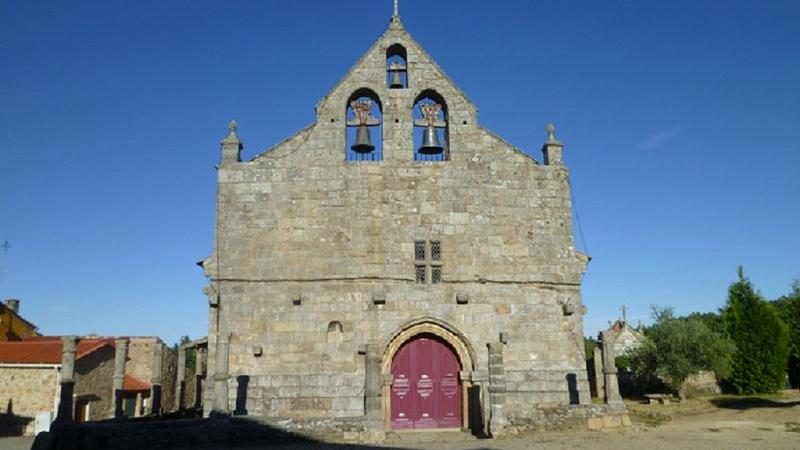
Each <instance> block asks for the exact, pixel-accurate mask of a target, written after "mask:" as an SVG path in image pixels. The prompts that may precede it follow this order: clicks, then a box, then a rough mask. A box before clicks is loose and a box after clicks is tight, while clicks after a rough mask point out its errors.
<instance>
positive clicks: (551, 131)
mask: <svg viewBox="0 0 800 450" xmlns="http://www.w3.org/2000/svg"><path fill="white" fill-rule="evenodd" d="M547 143H548V144H560V143H561V142H560V141H559V140H558V139H556V126H555V125H553V124H552V123H548V124H547Z"/></svg>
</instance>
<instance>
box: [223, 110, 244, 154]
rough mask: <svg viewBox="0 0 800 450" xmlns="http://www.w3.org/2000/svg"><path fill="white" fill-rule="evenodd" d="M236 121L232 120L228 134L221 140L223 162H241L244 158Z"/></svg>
mask: <svg viewBox="0 0 800 450" xmlns="http://www.w3.org/2000/svg"><path fill="white" fill-rule="evenodd" d="M237 128H238V127H237V125H236V121H235V120H231V121H230V123H229V124H228V135H227V136H225V139H223V140H222V142H220V145H221V146H222V164H227V163H232V162H239V161H241V160H242V158H241V154H242V148H244V146H243V145H242V143H241V141H239V136H237V135H236V129H237Z"/></svg>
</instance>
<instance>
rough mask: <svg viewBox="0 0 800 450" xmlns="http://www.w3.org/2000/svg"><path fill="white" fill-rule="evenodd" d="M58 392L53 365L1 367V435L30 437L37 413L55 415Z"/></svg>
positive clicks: (56, 376)
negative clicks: (2, 419) (48, 412)
mask: <svg viewBox="0 0 800 450" xmlns="http://www.w3.org/2000/svg"><path fill="white" fill-rule="evenodd" d="M58 389H59V387H58V369H56V368H54V367H52V366H50V367H48V366H42V367H0V415H3V416H6V417H5V418H6V420H4V421H3V425H2V427H1V428H0V434H23V433H24V434H32V433H33V431H34V419H35V418H36V414H38V413H41V412H46V411H51V412H53V413H55V407H56V400H57V399H56V395H57V392H58ZM12 417H14V418H15V419H14V420H13V421H12V420H10V419H11V418H12ZM5 428H8V429H5Z"/></svg>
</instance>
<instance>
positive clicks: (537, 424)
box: [504, 405, 631, 434]
mask: <svg viewBox="0 0 800 450" xmlns="http://www.w3.org/2000/svg"><path fill="white" fill-rule="evenodd" d="M509 424H510V425H509V426H508V427H506V429H505V430H504V433H506V434H520V433H525V432H541V431H570V430H586V429H589V430H600V429H604V428H620V427H627V426H630V425H631V421H630V418H629V417H628V412H627V410H625V409H619V408H613V407H609V406H607V405H588V406H582V405H574V406H561V407H554V408H541V409H534V410H532V411H531V413H530V414H529V415H528V416H527V417H510V418H509Z"/></svg>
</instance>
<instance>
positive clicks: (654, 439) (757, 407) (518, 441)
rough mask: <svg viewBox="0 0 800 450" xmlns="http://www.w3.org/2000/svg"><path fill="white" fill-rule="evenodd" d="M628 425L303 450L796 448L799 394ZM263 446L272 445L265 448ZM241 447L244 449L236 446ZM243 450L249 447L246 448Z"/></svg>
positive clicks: (686, 405)
mask: <svg viewBox="0 0 800 450" xmlns="http://www.w3.org/2000/svg"><path fill="white" fill-rule="evenodd" d="M628 408H629V411H630V416H631V421H632V422H633V426H631V427H630V428H626V429H621V430H604V431H581V432H572V433H563V432H560V433H559V432H545V433H535V434H528V435H524V436H523V435H520V436H508V437H504V438H499V439H486V440H478V439H475V438H474V437H472V436H469V435H466V434H463V433H459V432H443V433H407V434H401V435H392V436H389V437H388V438H387V440H386V441H385V442H384V443H382V444H380V445H341V444H312V445H302V446H290V447H284V448H285V449H287V450H289V449H291V450H308V449H320V450H321V449H336V450H344V449H352V450H369V449H383V450H386V449H391V448H408V449H435V450H484V449H487V450H488V449H497V450H526V449H546V450H556V449H593V450H594V449H596V450H624V449H642V450H683V449H688V450H692V449H697V450H739V449H742V450H744V449H748V450H749V449H770V450H773V449H774V450H780V449H792V450H798V449H800V392H797V391H794V392H789V391H787V392H784V393H783V394H782V395H776V396H766V397H765V396H762V397H753V398H741V397H728V396H717V397H708V398H699V399H690V400H686V401H684V402H681V403H673V404H671V405H667V406H665V405H645V404H640V403H637V402H628ZM32 442H33V438H0V450H28V449H29V448H30V446H31V443H32ZM263 448H265V449H276V447H272V446H265V447H263ZM242 450H244V449H242ZM248 450H255V448H253V447H248Z"/></svg>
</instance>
